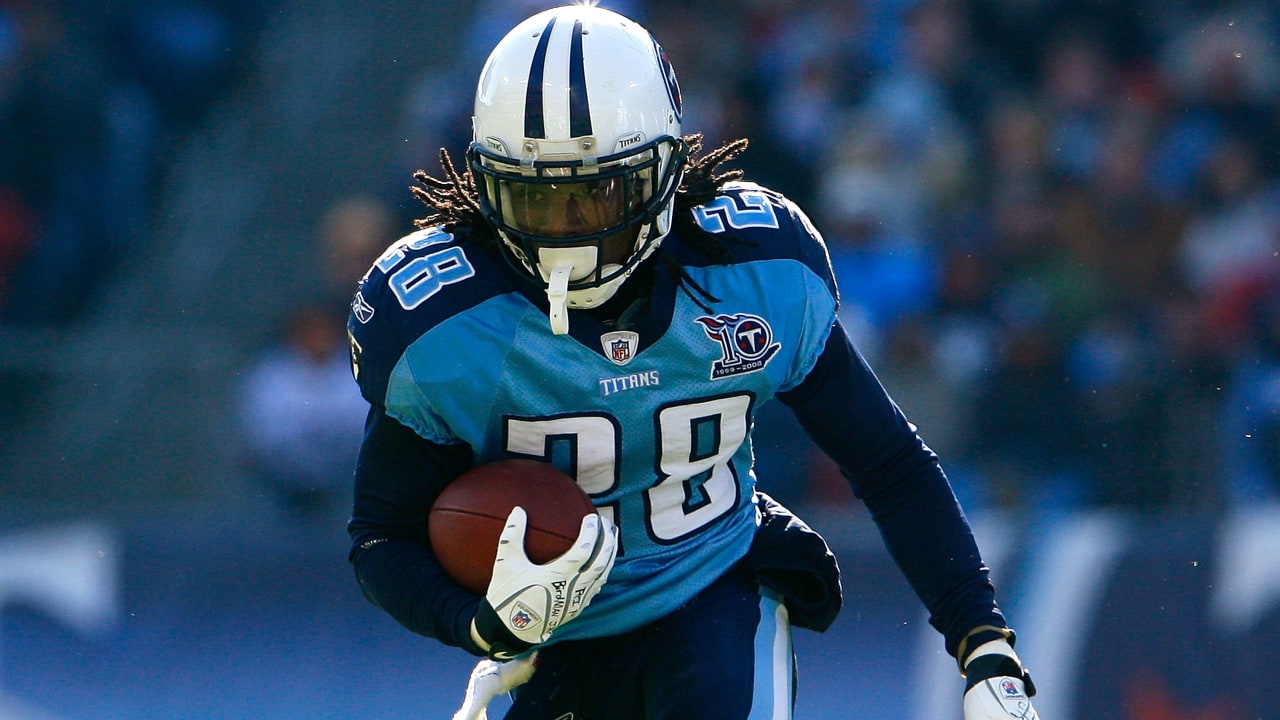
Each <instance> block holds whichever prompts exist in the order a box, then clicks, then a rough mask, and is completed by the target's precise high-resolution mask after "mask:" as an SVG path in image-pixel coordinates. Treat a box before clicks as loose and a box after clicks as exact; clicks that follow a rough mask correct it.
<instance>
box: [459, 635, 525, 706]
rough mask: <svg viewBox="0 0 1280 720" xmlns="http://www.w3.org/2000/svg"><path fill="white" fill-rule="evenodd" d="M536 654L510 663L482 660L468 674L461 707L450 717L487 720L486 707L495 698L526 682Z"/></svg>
mask: <svg viewBox="0 0 1280 720" xmlns="http://www.w3.org/2000/svg"><path fill="white" fill-rule="evenodd" d="M537 662H538V653H537V651H534V652H533V653H530V654H529V655H526V656H524V657H522V658H516V659H515V660H512V661H510V662H498V661H497V660H481V661H480V662H478V663H476V666H475V668H474V669H473V670H472V671H471V679H470V680H468V681H467V694H466V697H464V698H463V699H462V707H460V708H458V712H456V713H454V714H453V720H488V718H489V715H488V713H487V712H485V708H487V707H489V703H490V702H492V701H493V699H494V698H496V697H498V696H499V695H502V694H504V693H509V692H511V691H512V689H514V688H516V687H517V686H519V685H523V684H525V683H527V682H529V678H531V677H533V671H534V669H535V668H536V666H537Z"/></svg>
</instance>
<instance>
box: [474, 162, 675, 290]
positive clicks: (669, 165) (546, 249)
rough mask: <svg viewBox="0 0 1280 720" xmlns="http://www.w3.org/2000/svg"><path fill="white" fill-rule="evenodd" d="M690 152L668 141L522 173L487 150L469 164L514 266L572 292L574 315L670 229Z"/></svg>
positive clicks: (551, 286)
mask: <svg viewBox="0 0 1280 720" xmlns="http://www.w3.org/2000/svg"><path fill="white" fill-rule="evenodd" d="M686 152H687V150H686V148H685V147H684V143H683V141H679V140H675V139H673V138H662V139H661V140H659V141H656V142H651V143H647V144H645V145H643V146H641V147H639V148H635V149H633V150H629V151H627V152H626V153H621V154H617V155H612V156H608V157H602V158H600V159H599V160H598V161H596V162H588V161H584V160H562V161H556V160H552V161H534V162H533V163H530V164H525V165H518V164H515V163H512V162H511V161H510V159H507V158H504V157H502V156H500V155H498V154H496V153H493V152H490V151H487V150H485V149H483V148H480V147H479V146H473V147H472V148H471V150H470V151H469V153H468V161H469V164H470V166H471V168H472V171H473V172H475V173H476V175H477V178H478V182H477V183H476V185H477V188H478V189H479V194H480V207H481V212H482V214H483V215H484V217H485V219H486V220H488V221H489V222H490V223H491V224H492V225H493V227H494V228H495V229H496V230H497V231H498V234H499V236H500V237H501V238H502V241H503V243H504V244H505V246H506V251H507V252H506V253H504V254H505V255H506V257H507V258H508V260H509V261H511V264H512V266H513V267H514V268H515V269H516V270H517V271H518V272H520V273H521V274H522V275H524V276H526V277H528V278H529V279H530V280H533V281H535V282H538V283H539V284H548V285H549V288H548V290H549V292H557V291H558V292H563V293H564V299H565V302H566V304H567V306H568V307H571V308H592V307H596V306H598V305H600V304H601V303H603V302H604V301H606V300H608V299H609V298H610V297H611V296H612V295H613V294H614V293H615V292H616V291H617V287H618V286H619V285H621V284H622V281H623V280H625V279H626V278H627V277H628V276H630V275H631V273H632V272H633V271H634V270H635V268H636V266H637V265H639V264H640V262H641V261H643V260H644V259H645V258H647V257H649V255H651V254H652V253H653V251H654V249H656V248H657V246H658V244H659V243H660V242H661V240H662V237H663V236H664V235H665V234H666V232H667V231H668V230H669V228H670V221H671V207H672V205H671V200H672V198H673V196H674V195H675V190H676V186H677V185H678V184H679V172H678V168H681V167H682V166H683V160H684V155H685V153H686ZM557 270H559V272H557ZM557 285H559V286H560V287H556V286H557Z"/></svg>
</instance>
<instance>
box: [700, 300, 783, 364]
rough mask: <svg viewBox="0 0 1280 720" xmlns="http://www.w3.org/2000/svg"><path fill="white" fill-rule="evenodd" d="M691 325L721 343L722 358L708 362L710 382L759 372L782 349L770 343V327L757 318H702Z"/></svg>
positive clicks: (737, 314) (741, 315) (771, 338)
mask: <svg viewBox="0 0 1280 720" xmlns="http://www.w3.org/2000/svg"><path fill="white" fill-rule="evenodd" d="M694 322H696V323H698V324H699V325H701V326H702V329H703V330H704V331H706V333H707V337H709V338H711V339H712V340H715V341H716V342H718V343H720V352H721V353H722V355H721V358H720V359H719V360H716V361H715V362H713V363H711V379H712V380H719V379H721V378H726V377H731V376H733V375H741V374H742V373H749V372H755V371H757V370H762V369H764V366H765V365H768V364H769V361H770V360H771V359H773V356H774V354H775V353H777V352H778V350H779V349H780V348H781V347H782V344H781V343H776V342H774V341H773V328H771V327H769V323H767V322H765V320H764V318H762V317H760V316H758V315H749V314H747V313H736V314H733V315H716V316H715V317H711V316H709V315H703V316H702V317H698V318H694Z"/></svg>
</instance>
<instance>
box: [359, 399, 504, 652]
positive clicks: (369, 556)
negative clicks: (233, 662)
mask: <svg viewBox="0 0 1280 720" xmlns="http://www.w3.org/2000/svg"><path fill="white" fill-rule="evenodd" d="M473 462H474V460H473V458H472V453H471V449H470V448H469V447H467V446H465V445H438V444H436V443H432V442H430V441H427V440H424V439H423V438H421V437H419V436H418V435H417V434H415V433H414V432H413V431H412V430H410V429H409V428H407V427H405V426H404V425H401V424H400V423H398V422H396V421H395V420H394V419H392V418H390V417H388V416H387V415H386V414H385V413H384V412H383V411H382V408H381V407H379V406H377V405H374V406H372V408H371V409H370V411H369V417H368V420H367V421H366V423H365V436H364V442H363V444H362V445H361V447H360V454H359V458H358V460H357V464H356V473H355V475H356V477H355V503H354V506H353V510H352V516H351V521H350V523H349V524H348V527H347V530H348V533H349V534H350V536H351V552H350V555H349V558H350V561H351V564H352V566H353V567H354V569H355V574H356V578H357V580H358V581H359V583H360V588H361V590H362V591H363V592H364V595H365V597H367V598H368V599H369V600H370V602H372V603H373V604H374V605H376V606H378V607H379V608H381V609H382V610H383V611H385V612H386V613H387V614H389V615H391V617H393V618H395V620H396V621H397V622H399V623H400V624H401V625H403V626H404V627H406V628H408V629H409V630H412V631H413V632H415V633H418V634H420V635H426V636H428V637H433V638H436V639H438V640H440V641H441V642H443V643H445V644H446V645H455V646H458V647H461V648H463V649H464V650H466V651H468V652H470V653H472V654H474V655H484V653H483V651H481V650H480V648H478V647H476V645H475V644H474V643H473V642H472V641H471V633H470V628H471V618H472V617H474V616H475V612H476V608H477V607H478V606H479V603H480V597H479V596H478V595H474V594H472V593H470V592H468V591H466V590H464V589H463V588H461V587H460V586H458V585H457V583H455V582H454V581H453V580H452V579H450V578H449V577H448V576H447V575H445V572H444V570H443V568H441V567H440V564H439V562H437V561H436V558H435V555H434V554H433V553H432V551H431V546H430V542H429V540H428V535H427V516H428V513H429V511H430V509H431V503H432V502H433V501H434V500H435V498H436V496H437V495H439V494H440V490H441V489H443V488H444V486H445V485H446V484H447V483H448V481H449V480H451V479H452V478H454V477H456V476H457V475H458V474H460V473H461V472H462V471H464V470H465V469H467V468H469V467H470V466H471V465H472V464H473Z"/></svg>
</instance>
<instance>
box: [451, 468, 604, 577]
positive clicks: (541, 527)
mask: <svg viewBox="0 0 1280 720" xmlns="http://www.w3.org/2000/svg"><path fill="white" fill-rule="evenodd" d="M517 505H519V506H520V507H522V508H524V511H525V513H526V514H527V515H528V518H529V524H528V529H527V531H526V533H525V539H524V545H525V554H526V555H527V556H528V557H529V559H530V560H531V561H533V562H535V563H545V562H549V561H551V560H554V559H555V558H557V557H559V556H560V555H563V554H564V553H565V552H566V551H568V550H569V548H571V547H572V546H573V541H574V540H576V539H577V538H578V530H579V529H580V528H581V526H582V518H583V517H585V516H586V515H588V514H590V513H594V512H595V511H596V509H595V506H593V505H592V504H591V499H590V498H588V497H587V494H586V493H585V492H583V490H582V488H580V487H578V485H577V483H575V482H574V481H573V478H571V477H569V476H568V475H566V474H565V473H564V472H562V471H561V470H559V469H558V468H556V467H555V466H554V465H551V464H549V463H545V462H540V461H537V460H526V459H509V460H497V461H494V462H489V463H483V464H481V465H476V466H475V467H473V468H471V469H470V470H468V471H466V472H465V473H463V474H461V475H459V476H458V477H457V478H455V479H454V480H453V481H452V482H450V483H449V484H448V485H446V486H445V488H444V490H443V491H442V492H441V493H440V495H439V497H437V498H436V501H435V503H434V504H432V506H431V515H430V518H429V519H428V525H427V527H428V531H429V533H428V534H429V537H430V539H431V547H432V549H433V550H434V551H435V555H436V559H437V560H439V562H440V564H441V566H443V567H444V570H445V572H447V573H448V574H449V577H451V578H453V579H454V580H455V581H456V582H457V583H458V584H459V585H461V586H462V587H464V588H466V589H468V590H470V591H471V592H474V593H477V594H484V592H485V591H486V590H487V589H488V587H489V578H490V576H491V574H492V573H493V561H494V558H495V557H496V556H497V554H498V537H499V536H500V535H501V534H502V528H503V527H505V526H506V523H507V516H508V515H509V514H511V509H512V508H513V507H515V506H517Z"/></svg>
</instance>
